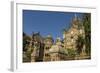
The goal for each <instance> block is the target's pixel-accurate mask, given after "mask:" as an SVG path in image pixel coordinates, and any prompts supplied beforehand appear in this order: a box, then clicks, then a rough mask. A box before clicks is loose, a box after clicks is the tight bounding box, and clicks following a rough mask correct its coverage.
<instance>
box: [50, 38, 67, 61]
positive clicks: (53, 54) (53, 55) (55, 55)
mask: <svg viewBox="0 0 100 73" xmlns="http://www.w3.org/2000/svg"><path fill="white" fill-rule="evenodd" d="M49 54H50V61H60V60H66V57H67V52H66V51H65V49H64V48H63V45H62V41H61V39H60V38H57V39H56V42H55V44H53V46H52V47H51V48H50V50H49Z"/></svg>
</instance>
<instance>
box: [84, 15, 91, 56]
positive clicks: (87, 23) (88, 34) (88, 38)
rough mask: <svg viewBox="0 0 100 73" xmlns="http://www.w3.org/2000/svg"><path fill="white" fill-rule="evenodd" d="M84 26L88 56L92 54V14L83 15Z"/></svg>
mask: <svg viewBox="0 0 100 73" xmlns="http://www.w3.org/2000/svg"><path fill="white" fill-rule="evenodd" d="M82 20H83V26H84V30H85V39H84V40H85V46H86V53H87V55H90V54H91V14H90V13H85V14H83V19H82Z"/></svg>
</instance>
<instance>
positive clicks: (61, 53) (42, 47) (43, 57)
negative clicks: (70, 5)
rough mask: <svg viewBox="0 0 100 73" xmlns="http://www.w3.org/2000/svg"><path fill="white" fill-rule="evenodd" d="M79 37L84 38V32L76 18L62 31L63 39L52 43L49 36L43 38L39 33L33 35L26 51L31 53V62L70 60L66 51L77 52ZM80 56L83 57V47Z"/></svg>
mask: <svg viewBox="0 0 100 73" xmlns="http://www.w3.org/2000/svg"><path fill="white" fill-rule="evenodd" d="M79 36H82V38H85V31H84V27H83V24H82V23H81V20H80V19H79V18H78V17H77V16H75V17H74V18H73V19H72V23H71V27H70V28H69V29H65V30H64V31H63V39H60V38H59V37H58V38H57V39H56V41H55V42H54V40H53V38H52V36H51V35H48V36H47V37H44V38H43V37H41V36H40V34H39V33H36V34H33V35H32V37H31V41H30V45H29V48H28V51H31V54H30V55H31V62H35V61H59V60H71V58H69V53H68V49H71V50H74V51H76V50H77V44H76V43H77V40H78V37H79ZM81 54H82V55H85V45H83V47H82V51H81ZM72 55H73V54H72ZM73 59H77V58H73Z"/></svg>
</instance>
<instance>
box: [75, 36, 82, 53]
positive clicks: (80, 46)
mask: <svg viewBox="0 0 100 73" xmlns="http://www.w3.org/2000/svg"><path fill="white" fill-rule="evenodd" d="M83 45H84V38H83V37H82V36H81V35H79V36H78V39H77V40H76V48H77V49H76V50H77V54H78V55H80V53H81V52H82V49H83Z"/></svg>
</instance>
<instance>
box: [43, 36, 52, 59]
mask: <svg viewBox="0 0 100 73" xmlns="http://www.w3.org/2000/svg"><path fill="white" fill-rule="evenodd" d="M53 43H54V40H53V38H52V36H51V35H48V36H47V37H45V39H44V44H45V45H44V57H43V61H50V55H49V49H50V48H51V46H52V45H53Z"/></svg>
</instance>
